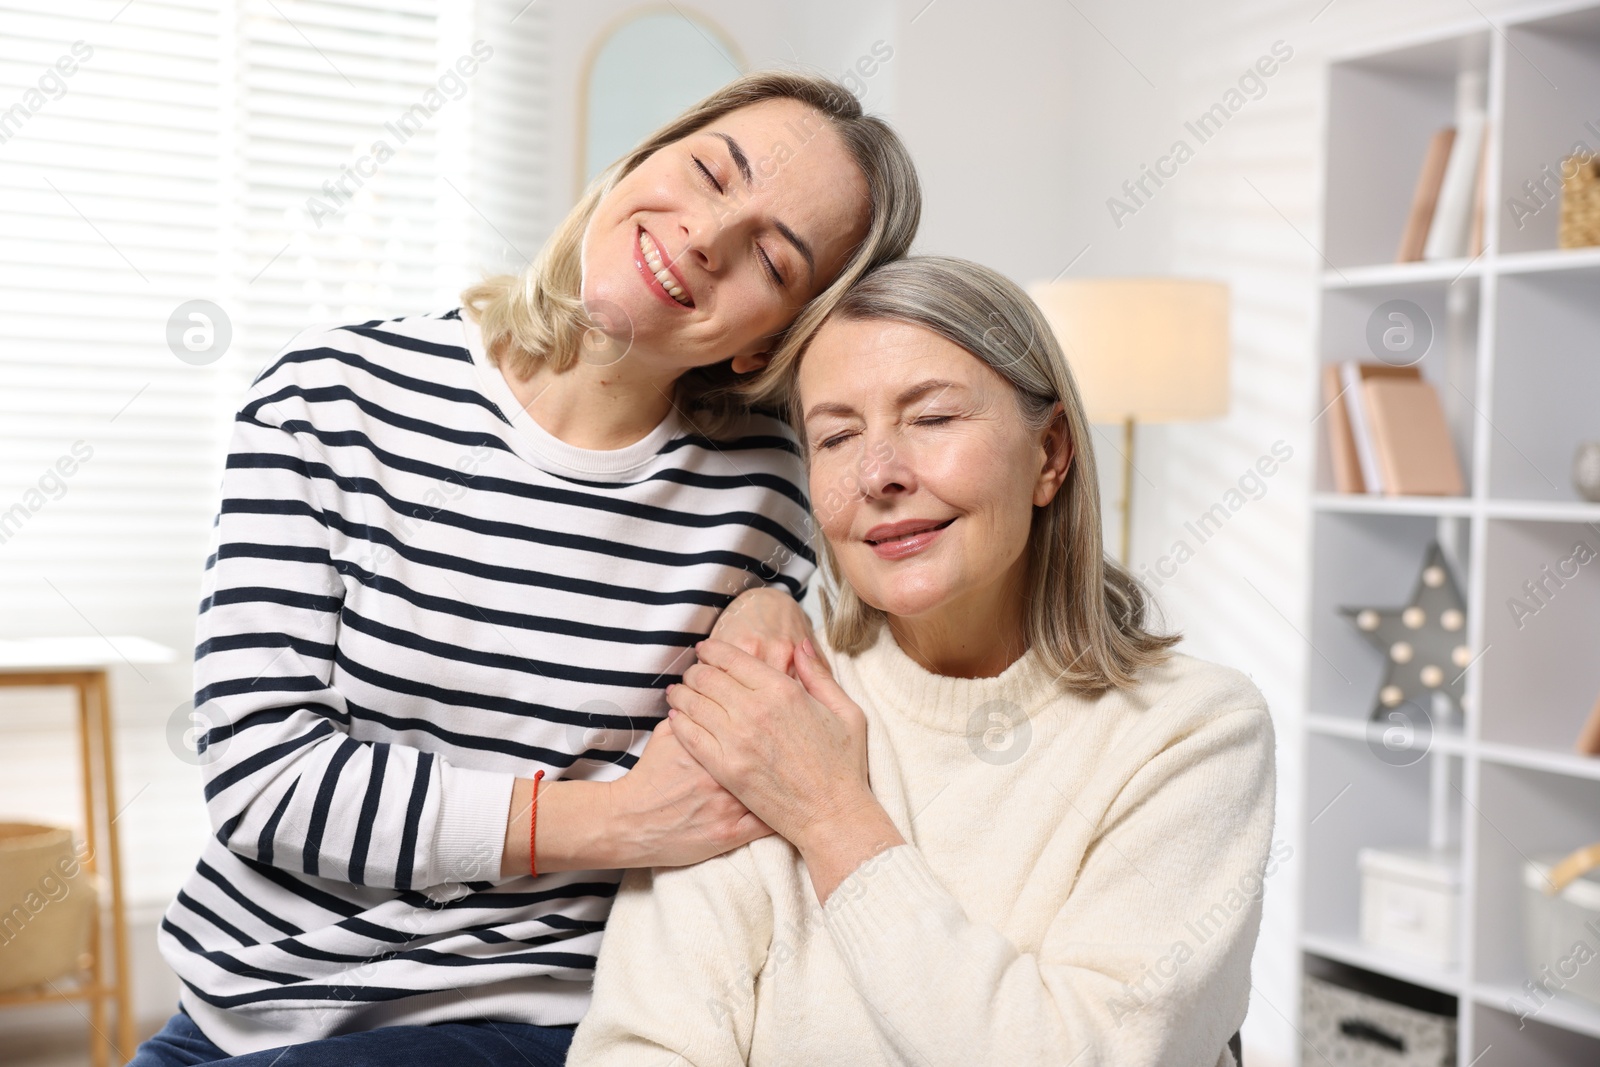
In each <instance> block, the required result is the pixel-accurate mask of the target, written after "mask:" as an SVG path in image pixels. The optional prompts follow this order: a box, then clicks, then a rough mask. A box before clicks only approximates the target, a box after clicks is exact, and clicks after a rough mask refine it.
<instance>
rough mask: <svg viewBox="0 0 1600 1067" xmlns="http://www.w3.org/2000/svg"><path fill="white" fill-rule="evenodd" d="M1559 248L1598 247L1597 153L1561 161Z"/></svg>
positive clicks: (1599, 165) (1599, 192) (1599, 158)
mask: <svg viewBox="0 0 1600 1067" xmlns="http://www.w3.org/2000/svg"><path fill="white" fill-rule="evenodd" d="M1556 244H1557V245H1558V246H1559V247H1561V248H1587V247H1589V246H1591V245H1600V154H1596V153H1593V152H1591V153H1588V154H1587V155H1575V156H1568V157H1567V158H1566V159H1564V160H1562V161H1561V224H1560V229H1559V231H1558V232H1557V234H1556Z"/></svg>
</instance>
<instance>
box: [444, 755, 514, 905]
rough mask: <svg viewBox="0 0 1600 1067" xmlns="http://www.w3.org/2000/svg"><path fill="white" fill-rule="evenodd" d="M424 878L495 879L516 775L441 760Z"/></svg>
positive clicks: (465, 880) (491, 880)
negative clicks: (430, 860) (435, 816)
mask: <svg viewBox="0 0 1600 1067" xmlns="http://www.w3.org/2000/svg"><path fill="white" fill-rule="evenodd" d="M440 772H441V773H440V777H439V786H440V790H439V796H440V799H439V823H438V826H437V827H436V828H435V830H434V835H433V868H432V870H431V871H429V884H430V885H439V884H440V883H444V882H498V881H500V861H501V857H502V855H503V854H504V852H505V844H506V823H507V820H508V819H509V818H510V815H511V789H512V786H513V785H515V784H516V780H517V779H516V775H513V774H502V773H500V772H498V771H479V770H472V769H470V768H467V767H453V766H451V765H450V764H448V763H444V762H442V761H441V765H440Z"/></svg>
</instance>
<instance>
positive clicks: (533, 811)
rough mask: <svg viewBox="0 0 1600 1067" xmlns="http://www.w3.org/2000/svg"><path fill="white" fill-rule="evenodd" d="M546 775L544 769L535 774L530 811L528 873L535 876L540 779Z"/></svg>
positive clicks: (537, 874)
mask: <svg viewBox="0 0 1600 1067" xmlns="http://www.w3.org/2000/svg"><path fill="white" fill-rule="evenodd" d="M543 777H544V771H543V769H540V770H538V771H535V772H534V774H533V804H532V806H531V807H530V808H529V811H528V873H529V874H531V875H533V876H534V877H535V878H537V877H538V876H539V865H538V863H537V862H535V859H534V848H535V842H537V841H538V839H539V779H541V778H543Z"/></svg>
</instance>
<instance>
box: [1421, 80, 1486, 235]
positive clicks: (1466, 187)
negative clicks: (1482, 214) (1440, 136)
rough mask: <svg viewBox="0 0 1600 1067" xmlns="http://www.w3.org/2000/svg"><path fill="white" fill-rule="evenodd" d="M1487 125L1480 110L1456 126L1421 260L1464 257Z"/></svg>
mask: <svg viewBox="0 0 1600 1067" xmlns="http://www.w3.org/2000/svg"><path fill="white" fill-rule="evenodd" d="M1487 126H1488V122H1487V119H1486V117H1485V116H1484V113H1483V112H1481V111H1468V112H1466V113H1465V114H1463V115H1462V116H1461V119H1460V121H1459V122H1458V123H1457V124H1456V136H1455V140H1454V141H1452V142H1451V143H1450V162H1449V163H1447V164H1446V165H1445V168H1444V179H1443V180H1442V181H1441V182H1440V183H1439V203H1438V204H1437V206H1435V207H1434V209H1433V225H1431V226H1429V227H1428V241H1427V244H1426V245H1425V246H1424V247H1423V250H1422V256H1423V258H1424V259H1457V258H1459V257H1461V256H1465V255H1467V254H1468V253H1467V242H1468V241H1469V240H1470V238H1471V236H1472V208H1473V203H1474V199H1475V198H1474V196H1473V192H1474V188H1475V186H1476V185H1477V182H1478V163H1479V161H1480V160H1481V159H1482V157H1483V142H1484V132H1485V129H1486V128H1487Z"/></svg>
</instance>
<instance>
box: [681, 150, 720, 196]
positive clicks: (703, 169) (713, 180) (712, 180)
mask: <svg viewBox="0 0 1600 1067" xmlns="http://www.w3.org/2000/svg"><path fill="white" fill-rule="evenodd" d="M689 158H690V159H692V160H694V165H695V166H696V167H698V168H700V173H701V174H702V175H703V176H704V177H705V180H706V184H708V185H710V186H711V188H713V189H715V190H716V191H717V192H718V193H719V194H720V193H721V192H722V183H721V182H719V181H717V177H716V175H714V174H712V173H711V170H710V168H708V167H707V166H706V165H705V164H704V163H702V162H700V157H699V156H690V157H689Z"/></svg>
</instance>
